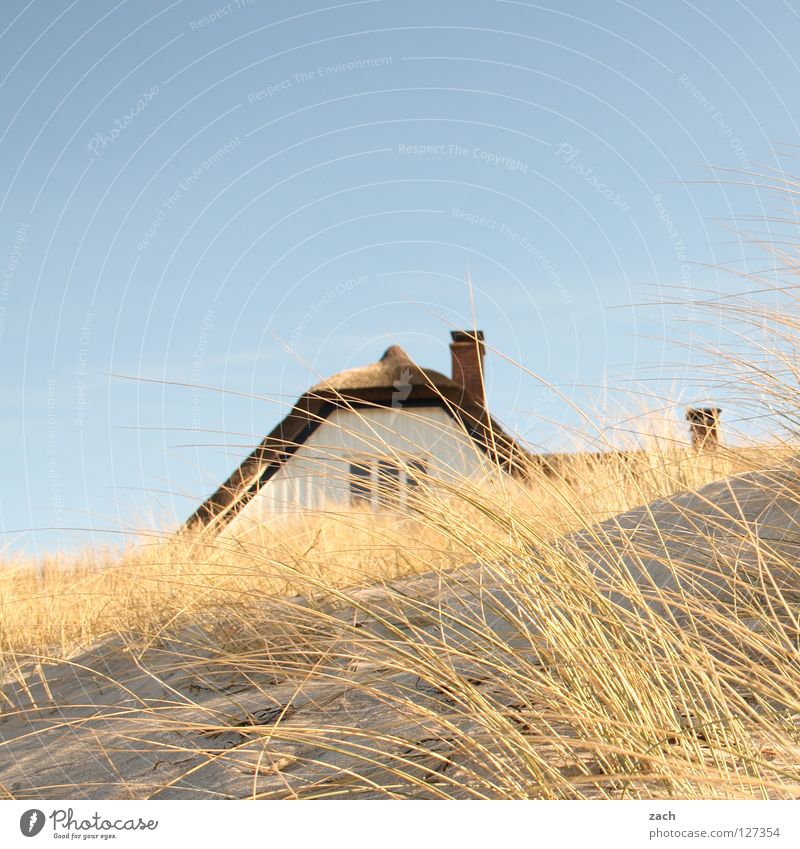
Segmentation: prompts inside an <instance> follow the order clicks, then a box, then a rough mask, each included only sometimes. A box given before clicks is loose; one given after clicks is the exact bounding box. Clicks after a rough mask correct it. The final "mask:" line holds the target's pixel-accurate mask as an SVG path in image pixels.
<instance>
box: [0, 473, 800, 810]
mask: <svg viewBox="0 0 800 849" xmlns="http://www.w3.org/2000/svg"><path fill="white" fill-rule="evenodd" d="M798 481H800V476H798V475H797V474H796V473H795V472H794V471H793V470H792V469H784V470H783V471H779V470H776V471H762V472H759V473H755V474H749V475H742V476H740V477H737V478H733V479H729V480H725V481H720V482H715V483H712V484H710V485H708V486H705V487H703V488H702V489H700V490H699V491H697V492H695V493H686V494H682V495H679V496H677V497H675V498H672V499H670V500H667V501H659V502H655V503H653V504H651V505H649V506H648V507H642V508H638V509H636V510H632V511H630V512H628V513H625V514H623V515H621V516H619V517H617V518H616V519H613V520H609V521H607V522H604V523H602V524H599V525H598V526H597V527H596V528H595V529H593V530H592V531H591V532H584V533H582V534H578V535H574V536H572V537H570V538H567V539H565V540H563V541H562V542H561V543H560V545H561V546H562V547H563V548H564V549H565V550H567V551H569V552H570V553H571V554H573V555H574V556H575V557H576V558H580V557H586V558H588V559H589V560H590V561H591V562H592V563H593V564H594V565H593V568H594V569H595V570H596V573H597V575H598V577H599V578H600V580H601V581H602V583H603V584H605V585H606V586H607V588H608V591H609V593H610V594H611V596H612V598H613V599H614V600H615V601H616V602H619V603H621V604H628V602H627V600H626V599H627V595H626V593H625V583H626V581H631V580H632V581H634V582H636V583H637V584H639V585H640V586H643V587H645V589H646V593H647V595H648V596H649V597H650V598H651V599H652V602H653V604H655V605H656V606H657V607H659V606H660V607H659V609H660V611H661V612H662V613H669V614H675V615H677V616H684V615H685V612H684V611H683V610H682V609H681V605H680V604H674V603H673V601H670V600H668V599H667V598H666V597H665V596H664V595H663V593H664V592H666V593H667V594H668V595H669V597H670V598H671V599H673V600H674V599H680V598H681V597H684V598H685V597H686V596H687V595H688V596H692V595H693V594H694V595H697V594H705V595H708V594H711V595H713V596H715V597H716V598H717V599H718V601H719V604H720V606H721V609H723V610H724V609H725V606H730V605H737V604H742V603H747V600H748V597H749V594H752V593H753V592H757V590H758V587H759V585H760V583H761V582H766V583H767V584H769V583H770V582H772V581H775V582H777V583H778V584H779V585H780V586H782V587H783V588H784V589H785V590H786V591H787V592H792V593H797V591H798V588H800V581H798V569H797V567H795V566H794V562H795V556H796V551H797V545H798V542H799V541H800V537H799V536H798V534H797V532H796V528H797V518H798V512H800V495H798V492H797V489H798V488H800V484H798ZM734 531H736V533H734ZM742 531H746V532H747V534H749V541H748V540H745V541H744V542H742V541H741V537H742ZM734 539H739V540H740V541H739V542H737V543H736V544H734V543H733V542H732V540H734ZM710 540H713V541H714V545H713V546H712V545H710ZM609 542H610V543H611V544H612V545H613V550H614V551H615V552H618V553H619V555H618V556H617V555H615V556H613V557H610V556H609V555H608V550H609V549H608V545H609ZM712 550H714V551H717V552H719V551H725V553H726V566H725V571H724V574H725V576H726V577H725V578H724V579H720V578H719V577H718V576H716V577H714V576H712V575H711V571H714V567H715V565H716V566H719V564H714V563H712V562H711V560H710V558H712V555H711V554H710V553H709V552H711V551H712ZM634 551H635V552H636V553H635V554H634V553H633V552H634ZM667 561H669V562H667ZM717 574H718V573H717V572H716V571H714V575H717ZM516 584H517V580H516V578H515V577H514V575H513V573H509V572H508V571H507V570H506V572H505V573H503V571H502V570H498V569H495V568H484V569H483V570H481V569H480V568H479V567H476V566H470V567H465V568H464V569H461V570H457V571H455V572H453V573H450V574H447V575H435V574H427V575H422V576H416V577H413V578H408V579H404V580H402V581H398V582H395V583H394V584H392V585H391V586H387V587H376V588H373V589H366V590H359V591H354V592H352V593H350V603H349V606H348V605H342V604H340V605H338V606H337V607H336V609H335V610H332V611H330V613H329V614H328V615H327V616H326V618H325V620H324V627H323V628H322V631H324V635H323V636H320V643H321V644H324V647H323V648H320V647H319V646H317V648H316V650H317V651H319V652H320V657H321V658H324V662H320V663H319V665H318V666H317V667H316V669H313V668H311V667H304V668H302V669H301V668H300V667H299V666H298V671H297V672H296V673H294V674H292V673H289V674H285V675H283V676H276V674H275V671H274V668H272V667H270V666H269V665H268V664H265V665H264V668H263V672H259V666H258V664H257V663H255V664H253V663H250V664H248V668H247V672H246V673H245V672H243V671H242V670H241V669H240V668H237V666H236V665H226V664H220V663H219V662H218V661H215V660H213V659H212V658H210V657H204V656H203V652H202V651H200V650H198V651H197V652H194V653H193V652H192V650H191V648H190V646H191V634H190V633H189V634H187V635H185V638H184V639H182V641H181V643H180V644H170V643H169V642H165V643H163V644H161V645H158V646H152V645H151V646H149V647H147V648H145V647H142V646H140V645H136V644H135V642H133V641H132V642H131V643H130V644H128V645H125V644H124V643H123V642H122V640H121V639H114V640H109V641H106V642H104V643H103V644H101V645H98V646H95V647H93V648H92V649H91V650H90V651H87V652H84V653H83V654H81V655H80V656H77V657H73V658H72V659H71V660H70V661H68V662H58V663H55V662H54V663H48V662H45V663H43V664H41V665H39V666H38V667H37V668H36V669H35V670H33V671H31V672H30V673H29V674H28V675H27V676H26V678H25V679H24V681H23V680H19V679H13V678H12V679H9V680H7V681H6V682H5V683H4V685H3V688H2V694H3V700H2V714H0V794H5V795H8V796H13V797H16V798H26V797H31V798H33V797H38V798H41V797H50V798H143V797H153V798H176V797H177V798H227V797H246V796H250V795H253V794H256V795H259V796H262V797H275V798H284V797H293V796H329V797H337V796H345V795H346V796H358V797H376V796H380V797H385V796H386V795H387V793H386V791H385V790H378V789H377V787H381V788H387V787H391V788H393V789H392V790H391V791H390V793H389V795H393V796H396V797H405V796H417V797H419V796H423V797H425V796H427V797H431V798H435V797H436V796H438V795H443V794H446V795H487V796H491V795H493V791H492V786H493V785H492V778H491V775H492V771H491V770H487V767H486V757H487V754H486V753H487V752H492V753H493V754H492V757H496V758H497V759H499V761H500V762H503V763H505V761H504V760H503V759H504V758H507V761H508V767H507V768H508V770H510V771H512V773H513V770H515V769H520V768H519V766H515V761H514V752H513V750H509V751H505V752H504V751H500V750H495V749H493V748H492V747H493V745H494V743H493V741H492V734H491V729H490V728H488V727H485V726H483V727H480V726H478V725H476V724H475V722H474V720H471V719H469V718H467V717H466V716H465V715H464V714H463V712H462V711H460V710H459V704H458V702H457V700H454V699H453V698H452V697H451V694H450V693H449V692H448V687H447V682H446V681H441V682H439V683H438V684H437V683H436V682H434V681H431V680H430V678H429V676H425V675H420V676H415V675H412V674H409V673H408V672H407V671H404V669H403V665H402V664H401V663H399V662H397V658H398V657H400V656H401V655H402V652H403V650H404V649H403V645H404V641H410V642H413V644H414V645H415V646H416V648H415V652H416V653H417V658H418V659H419V662H420V663H424V662H425V656H426V655H425V652H426V647H427V646H429V647H430V651H431V652H434V653H435V654H436V661H437V663H438V664H439V665H440V668H441V665H442V664H443V663H444V664H445V666H447V667H448V668H450V669H452V670H453V675H458V676H460V677H461V679H462V680H463V679H467V680H469V681H470V682H471V685H472V686H473V687H474V691H475V698H483V697H486V698H490V699H491V701H492V703H493V704H495V705H501V706H504V707H505V708H506V709H507V712H508V714H509V716H512V717H513V718H514V721H515V723H516V727H519V729H520V731H519V733H520V734H524V733H525V729H526V725H525V721H526V717H527V716H528V715H533V714H535V712H536V704H535V703H534V698H535V696H531V699H530V700H529V701H527V702H526V703H522V704H521V703H520V702H519V695H518V694H519V688H518V687H511V686H509V687H508V689H507V691H506V690H505V688H504V685H503V682H502V679H500V680H498V676H492V675H491V674H489V672H490V669H491V661H492V660H493V659H494V660H497V659H498V658H500V659H502V657H503V656H505V657H506V658H508V659H510V658H511V657H512V656H514V657H516V662H517V663H522V664H529V665H530V666H529V670H530V672H531V674H534V671H535V668H536V666H537V664H540V663H542V658H541V656H538V655H537V652H536V651H535V650H534V646H536V645H537V641H538V631H539V629H538V628H537V627H536V625H535V624H533V623H532V621H531V617H530V615H529V612H528V611H527V610H526V609H525V605H524V604H523V605H522V606H521V605H520V603H519V599H520V598H524V597H525V593H526V592H527V590H526V589H525V586H524V585H523V586H519V587H517V586H516ZM523 584H524V582H523ZM512 597H514V598H516V599H518V600H517V601H512ZM296 605H297V608H296V609H297V610H298V612H299V613H301V612H302V610H303V601H302V600H300V599H298V600H296ZM288 609H289V610H291V608H288ZM440 611H445V614H444V616H443V615H442V614H441V613H440ZM278 617H284V618H283V620H282V621H281V626H282V627H285V628H287V629H288V630H287V632H286V633H289V634H290V633H291V623H287V622H286V621H285V618H286V612H285V610H284V612H283V613H278V612H276V620H277V618H278ZM754 624H755V623H754ZM387 640H388V641H389V643H391V642H392V641H393V640H394V641H395V643H396V644H397V646H398V649H397V652H398V653H397V654H396V655H393V654H392V652H391V651H389V652H388V653H387V651H386V648H385V647H386V644H387ZM476 644H477V645H478V646H479V648H478V652H477V653H476V651H475V645H476ZM465 646H471V647H472V648H471V649H470V650H469V651H467V652H464V651H462V648H463V647H465ZM478 655H480V656H481V657H483V658H485V661H486V662H478V661H476V657H477V656H478ZM309 669H310V670H311V671H309ZM333 673H335V675H334V674H333ZM521 674H522V675H524V674H527V673H526V671H525V669H522V670H521ZM409 694H413V696H414V702H415V703H416V704H417V705H418V707H419V710H414V711H410V710H409V708H408V701H409V698H408V697H409ZM309 728H313V729H316V731H315V735H316V736H313V735H310V734H309V733H308V729H309ZM476 741H477V745H476ZM541 751H542V763H541V764H540V765H539V766H537V767H536V768H537V769H542V770H545V771H547V774H548V775H549V776H551V778H553V780H558V779H561V780H563V781H564V782H565V785H564V786H565V788H566V786H567V784H566V782H568V781H569V780H570V779H574V777H575V776H576V774H578V775H591V774H592V772H593V765H592V763H591V762H589V761H588V760H587V762H585V763H583V764H577V765H576V764H575V763H570V762H569V761H568V759H565V758H564V757H563V755H562V754H561V753H559V752H558V751H557V749H556V748H553V747H552V746H546V745H543V746H542V747H541ZM398 765H401V766H402V769H401V770H398ZM495 772H496V765H495ZM533 772H535V770H533ZM399 773H403V774H402V775H400V774H399ZM531 774H532V773H531ZM531 774H529V773H524V771H522V772H520V774H519V777H518V784H519V788H520V795H523V794H524V788H525V786H526V782H527V781H532V780H533V779H532V778H531ZM409 776H410V777H411V778H409ZM412 779H417V780H412ZM510 780H511V781H512V783H513V782H514V780H515V777H514V775H512V776H511V779H510ZM456 787H458V788H460V789H458V790H456V789H455V788H456ZM468 787H472V788H474V791H472V792H471V791H469V790H465V789H464V788H468ZM598 787H602V785H601V784H598ZM566 792H567V791H566V790H565V793H566ZM597 792H599V791H597ZM654 792H655V791H654Z"/></svg>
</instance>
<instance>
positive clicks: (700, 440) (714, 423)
mask: <svg viewBox="0 0 800 849" xmlns="http://www.w3.org/2000/svg"><path fill="white" fill-rule="evenodd" d="M721 412H722V410H720V408H719V407H689V408H688V409H687V410H686V420H687V421H688V422H689V430H690V432H691V435H692V448H694V449H695V450H697V451H701V450H705V451H713V450H714V449H715V448H716V447H717V446H718V445H719V414H720V413H721Z"/></svg>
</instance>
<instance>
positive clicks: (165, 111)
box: [0, 0, 800, 552]
mask: <svg viewBox="0 0 800 849" xmlns="http://www.w3.org/2000/svg"><path fill="white" fill-rule="evenodd" d="M798 7H800V4H798V3H797V2H795V0H791V2H780V1H779V0H767V2H759V0H745V2H733V0H697V2H694V3H690V2H681V0H675V2H670V3H664V2H663V0H659V1H658V2H657V1H656V0H631V2H613V0H604V2H589V0H582V1H580V2H579V0H574V2H570V0H565V2H550V3H547V2H545V3H542V4H536V3H533V2H495V1H494V0H446V2H429V1H428V2H422V0H365V2H351V3H341V4H336V3H330V4H327V3H325V2H319V0H318V2H306V0H295V2H291V3H288V2H287V3H276V2H267V0H251V2H246V0H238V2H237V0H231V2H230V3H227V4H226V3H225V2H222V0H203V1H202V2H199V0H182V2H181V1H180V0H179V2H174V3H172V4H169V3H166V2H151V0H136V2H134V0H128V2H118V3H114V2H113V0H112V2H99V0H75V2H72V3H68V2H60V0H59V2H56V0H31V2H28V3H26V2H21V0H3V3H2V16H1V17H0V34H1V35H0V48H1V49H0V108H1V110H2V115H3V119H4V120H3V121H2V126H0V236H1V240H0V261H2V264H3V267H4V274H3V277H2V279H1V280H0V356H2V366H3V367H2V370H1V371H0V381H2V392H3V399H4V403H3V407H2V416H1V417H0V428H2V434H3V446H4V450H3V458H4V462H3V476H2V485H0V522H1V523H2V527H3V530H4V537H3V539H4V540H5V545H7V546H8V547H9V549H10V550H12V551H16V550H27V551H31V552H41V551H48V550H55V549H58V548H72V547H74V546H76V545H81V544H91V543H93V542H96V541H106V540H110V541H114V540H117V539H118V537H117V536H115V535H114V534H113V533H112V534H110V535H108V534H104V533H102V531H104V530H105V531H112V532H114V531H118V530H126V529H131V528H136V527H139V526H141V525H143V524H146V523H147V522H148V521H150V519H152V520H154V521H156V522H158V523H169V522H171V521H177V520H180V519H182V518H184V517H185V516H186V515H188V513H189V512H191V510H192V508H193V505H194V504H195V503H196V499H197V498H200V497H202V496H204V495H206V494H208V493H209V492H210V491H211V490H213V488H214V487H215V485H216V484H217V483H218V482H219V481H220V480H222V479H223V478H224V477H225V476H226V475H227V474H228V473H229V472H230V471H231V469H232V468H233V467H234V466H235V465H236V464H237V463H238V462H239V460H240V459H241V458H242V457H243V456H244V455H245V454H246V453H247V452H248V451H249V450H250V449H251V448H252V446H253V445H254V444H255V443H256V442H257V441H258V440H259V439H260V437H261V436H262V435H263V434H264V433H265V432H267V431H268V430H270V429H271V428H272V426H273V425H274V424H275V423H276V421H277V420H278V418H279V417H280V416H281V414H282V412H283V411H284V410H285V407H284V406H282V405H286V404H288V403H291V402H292V401H294V399H295V398H296V397H297V396H298V395H299V394H300V393H301V392H302V391H303V390H304V389H306V388H307V387H308V385H309V384H310V383H311V382H313V381H314V380H316V378H317V377H318V376H319V375H326V374H330V373H333V372H336V371H339V370H341V369H343V368H347V367H350V366H354V365H361V364H365V363H368V362H371V361H373V360H375V359H377V358H378V357H379V356H380V354H381V353H382V351H383V350H384V349H385V348H386V347H387V346H388V345H389V344H392V343H399V344H401V345H403V346H404V347H406V349H407V350H408V351H409V353H411V354H412V355H413V356H414V357H415V358H416V359H417V360H418V361H419V362H420V363H421V364H424V365H427V366H429V367H432V368H438V369H440V370H443V371H447V370H448V368H449V357H448V351H447V342H448V335H449V334H448V331H449V330H450V328H451V327H462V326H469V325H470V324H471V312H472V307H471V305H470V294H469V289H468V287H467V284H466V277H467V267H468V268H469V271H470V274H471V279H472V282H473V285H474V296H475V310H476V312H477V316H478V325H479V326H480V327H481V328H482V329H483V330H484V331H485V332H486V335H487V340H488V342H489V344H490V345H491V346H492V347H494V348H497V349H499V350H501V351H502V352H504V353H505V354H507V355H508V356H509V357H511V358H513V359H515V360H518V361H520V362H521V363H523V364H524V366H525V367H527V368H528V369H530V370H532V371H533V372H535V373H536V374H537V375H539V376H540V377H541V378H543V379H544V380H546V381H549V382H552V383H554V384H556V385H557V386H558V387H559V388H560V390H561V391H562V393H563V396H562V397H559V396H558V395H555V394H553V393H551V392H545V391H543V390H542V389H541V387H540V385H539V384H538V383H537V381H536V380H534V379H532V378H530V377H526V376H525V375H524V373H523V372H521V371H520V369H519V368H517V367H515V366H513V365H511V364H509V363H506V362H505V361H503V360H502V359H501V358H500V357H499V356H496V355H490V362H489V381H490V399H491V404H492V409H493V412H494V413H495V415H496V416H497V417H498V418H499V419H501V420H502V421H504V422H507V423H508V424H509V425H510V426H511V427H513V428H515V429H516V430H517V431H518V432H520V433H524V434H525V435H526V436H527V437H528V438H529V439H531V440H532V441H533V442H535V443H537V444H540V445H543V446H548V447H554V446H557V445H558V444H559V438H560V434H561V431H560V428H559V424H560V423H562V422H563V423H564V424H565V425H568V424H570V423H574V422H575V416H574V413H573V412H572V411H571V410H570V401H574V402H576V403H578V404H580V405H583V406H592V405H595V404H598V403H603V402H604V400H607V399H608V397H609V395H608V389H607V387H609V386H610V387H613V388H615V390H616V391H622V390H624V389H625V387H626V385H627V384H628V381H631V380H633V381H636V382H638V383H641V382H642V381H644V382H645V385H646V386H648V387H651V388H652V390H653V391H654V392H660V391H663V390H662V388H661V387H662V384H663V385H664V386H667V385H669V386H674V387H675V389H676V391H677V392H678V393H679V394H680V396H681V398H685V400H686V401H687V402H691V401H694V400H697V399H705V398H706V397H707V396H708V394H709V393H710V392H712V391H713V390H712V389H711V388H709V387H710V382H709V380H708V370H707V367H706V365H705V364H704V360H703V357H702V356H701V355H700V354H698V353H694V352H691V351H689V352H687V351H686V350H684V349H683V348H682V347H680V346H679V345H677V344H675V342H676V340H679V339H680V338H682V337H683V334H685V328H684V327H683V325H682V324H681V323H680V322H678V321H677V318H678V316H679V315H680V314H681V310H680V309H672V308H666V307H652V306H651V307H642V306H637V307H634V308H632V307H631V305H635V304H641V303H643V302H646V301H654V300H658V299H659V298H661V299H664V298H672V297H674V296H675V295H676V292H675V291H674V290H672V289H669V288H665V287H668V286H677V287H678V290H677V294H678V295H686V294H687V293H688V292H689V290H694V289H710V290H713V291H716V290H723V291H733V290H734V289H735V288H736V287H737V286H738V287H741V283H740V282H738V281H736V279H735V278H734V276H733V275H731V274H723V273H720V272H719V271H717V270H714V269H713V268H708V267H707V266H709V265H715V264H720V263H729V264H732V265H734V266H736V267H737V268H742V269H744V268H747V267H750V266H748V264H747V263H748V261H749V260H748V257H749V256H752V251H750V250H746V249H743V248H742V246H741V245H740V244H738V243H737V241H736V239H735V238H734V237H733V236H732V235H731V233H730V232H728V231H727V230H726V224H727V223H728V222H729V221H730V220H731V219H732V218H740V217H741V216H753V215H754V216H759V215H763V214H764V213H765V210H767V211H774V207H773V208H769V207H768V206H767V204H768V202H769V198H765V197H763V196H760V195H759V194H758V193H757V192H754V191H753V190H752V189H750V188H747V187H740V186H736V185H732V184H731V183H730V182H727V183H715V182H714V172H713V171H712V170H710V169H711V168H712V167H714V168H721V169H748V168H752V167H762V166H765V165H766V166H771V167H780V166H781V165H782V164H786V163H785V159H783V158H782V155H781V151H782V150H785V147H783V146H782V145H783V143H795V142H797V141H798V137H799V134H798V127H797V121H796V119H797V116H799V115H800V102H799V101H800V74H798V65H797V61H796V59H795V57H797V56H798V55H800V51H798V35H799V34H800V17H798V14H799V13H800V8H798ZM722 176H723V177H724V178H725V179H727V180H730V179H731V178H732V177H733V178H734V179H735V175H731V174H729V173H724V174H723V175H722ZM659 196H660V200H659ZM762 203H763V204H764V206H763V207H762V205H761V204H762ZM762 229H763V228H762ZM688 263H693V264H692V265H689V264H688ZM695 263H696V264H695ZM683 312H685V310H684V311H683ZM287 344H288V345H290V346H291V348H292V352H288V351H287V350H286V346H287ZM173 383H177V384H197V385H202V386H203V387H212V388H214V389H215V390H224V391H213V390H208V389H202V390H200V389H195V390H193V389H192V388H190V387H187V386H185V385H184V386H179V385H173ZM254 395H255V396H259V397H253V396H254ZM73 528H80V529H84V530H70V529H73Z"/></svg>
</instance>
